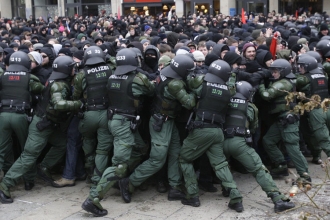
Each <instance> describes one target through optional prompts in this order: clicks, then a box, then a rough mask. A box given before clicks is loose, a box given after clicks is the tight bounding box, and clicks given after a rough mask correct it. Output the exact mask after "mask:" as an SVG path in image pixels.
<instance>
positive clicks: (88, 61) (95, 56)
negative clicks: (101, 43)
mask: <svg viewBox="0 0 330 220" xmlns="http://www.w3.org/2000/svg"><path fill="white" fill-rule="evenodd" d="M99 63H105V53H104V52H103V50H102V49H101V48H100V47H98V46H91V47H88V48H87V49H86V50H85V53H84V64H85V65H87V66H88V65H95V64H99Z"/></svg>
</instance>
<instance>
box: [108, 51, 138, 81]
mask: <svg viewBox="0 0 330 220" xmlns="http://www.w3.org/2000/svg"><path fill="white" fill-rule="evenodd" d="M116 63H117V68H116V70H115V73H114V74H115V75H124V74H126V73H129V72H131V71H133V70H136V68H137V67H138V66H139V61H138V55H137V54H136V51H135V50H132V49H131V48H130V49H128V48H124V49H121V50H120V51H118V53H117V55H116Z"/></svg>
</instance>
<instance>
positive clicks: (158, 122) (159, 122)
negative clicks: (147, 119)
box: [152, 114, 164, 132]
mask: <svg viewBox="0 0 330 220" xmlns="http://www.w3.org/2000/svg"><path fill="white" fill-rule="evenodd" d="M152 117H153V118H154V119H155V121H154V123H153V124H152V128H153V129H154V131H156V132H160V131H161V130H162V128H163V123H164V119H163V116H161V115H157V114H154V115H153V116H152Z"/></svg>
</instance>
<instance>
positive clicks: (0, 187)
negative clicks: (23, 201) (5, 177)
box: [0, 183, 14, 204]
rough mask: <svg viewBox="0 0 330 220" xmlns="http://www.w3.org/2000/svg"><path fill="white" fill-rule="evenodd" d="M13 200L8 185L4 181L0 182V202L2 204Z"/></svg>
mask: <svg viewBox="0 0 330 220" xmlns="http://www.w3.org/2000/svg"><path fill="white" fill-rule="evenodd" d="M13 201H14V200H13V199H12V198H11V196H10V192H9V189H8V187H7V186H6V185H5V184H4V183H0V202H1V203H3V204H9V203H13Z"/></svg>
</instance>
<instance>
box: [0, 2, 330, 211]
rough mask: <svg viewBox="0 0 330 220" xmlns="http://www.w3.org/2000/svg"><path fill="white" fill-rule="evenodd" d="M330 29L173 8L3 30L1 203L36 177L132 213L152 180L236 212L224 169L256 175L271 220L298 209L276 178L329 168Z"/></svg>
mask: <svg viewBox="0 0 330 220" xmlns="http://www.w3.org/2000/svg"><path fill="white" fill-rule="evenodd" d="M329 24H330V19H329V18H328V16H327V15H326V13H322V14H317V13H316V14H314V15H311V14H309V13H305V12H304V13H302V14H300V15H298V16H293V15H287V14H283V15H282V14H277V13H276V12H275V11H273V12H270V13H269V14H268V15H266V16H265V15H263V14H252V13H251V14H249V15H245V16H244V15H243V16H242V15H238V16H227V15H224V14H219V15H216V16H212V15H203V14H202V13H200V14H199V15H196V14H188V15H187V16H182V17H180V18H178V17H177V16H176V14H175V10H174V7H172V8H171V10H170V12H169V13H168V14H167V15H166V16H165V15H164V14H160V15H157V16H143V15H136V14H134V15H127V16H121V17H119V16H117V15H115V16H113V15H112V14H109V15H108V16H107V15H105V14H101V15H99V16H89V17H86V18H83V17H82V16H79V15H75V16H74V17H57V16H55V17H54V19H48V20H44V19H43V18H42V17H40V18H37V19H34V18H32V16H30V18H29V19H24V18H15V19H1V20H0V34H1V40H0V41H1V42H0V67H1V68H0V101H1V102H0V132H1V135H0V181H1V182H0V201H1V203H3V204H7V203H12V202H13V199H12V196H11V193H10V188H11V187H13V186H15V185H16V184H18V183H19V181H21V179H23V180H24V186H25V190H32V189H33V187H34V185H35V178H36V176H39V177H40V178H42V179H43V180H45V181H46V182H48V183H49V184H50V185H51V186H53V187H57V188H61V187H68V186H74V185H75V182H76V181H86V184H90V193H89V195H88V196H87V198H86V200H85V201H84V202H83V203H82V208H83V209H84V210H86V211H87V212H91V213H92V214H93V215H94V216H104V215H107V213H108V212H107V210H106V209H105V208H103V207H102V205H101V203H100V201H101V200H102V199H103V198H104V196H105V194H106V192H107V191H108V190H109V189H110V188H112V187H114V188H117V189H119V190H120V192H121V196H122V198H123V200H124V202H126V203H129V202H130V201H131V197H132V194H133V192H134V189H135V188H139V189H140V190H147V185H148V184H147V183H148V182H149V181H150V180H151V179H152V180H153V181H154V182H155V183H156V189H157V191H158V192H159V193H166V192H168V200H170V201H173V200H180V201H181V202H182V204H184V205H190V206H193V207H198V206H200V201H199V188H201V189H202V190H205V191H208V192H216V191H217V188H216V187H215V186H214V184H215V183H219V184H221V187H222V195H223V196H224V197H229V198H230V200H229V202H228V207H229V208H230V209H233V210H235V211H237V212H242V211H243V210H244V207H243V202H242V200H243V198H242V195H241V194H240V192H239V189H238V188H237V186H236V183H235V181H234V179H233V176H232V174H231V170H230V168H231V169H232V170H237V171H239V172H242V173H251V174H252V175H253V176H254V177H255V178H256V181H257V182H258V184H259V185H260V186H261V188H262V190H263V191H264V192H265V193H266V196H267V197H269V198H271V199H272V201H273V203H274V211H275V212H282V211H285V210H288V209H291V208H293V207H294V206H295V205H294V203H292V202H290V200H289V198H287V197H286V196H285V195H284V194H283V193H282V192H280V190H279V189H278V187H277V186H276V184H275V182H274V180H273V177H276V178H283V177H286V176H289V172H288V168H295V169H296V172H297V175H298V176H299V177H298V178H297V179H295V180H294V181H293V182H292V184H301V185H302V186H305V185H307V184H309V185H310V184H311V183H312V177H313V176H312V175H311V174H310V172H309V170H308V166H309V165H308V163H307V160H306V157H312V158H313V159H312V162H313V163H315V164H321V163H322V160H321V152H322V150H323V151H324V153H325V154H326V155H327V156H328V157H330V137H329V126H330V115H329V114H330V113H329V112H330V111H327V112H325V111H324V110H323V109H322V108H321V102H322V101H323V100H325V99H326V98H328V97H329V83H328V74H329V73H330V35H329ZM296 92H300V93H299V96H297V94H298V93H296ZM301 94H304V96H302V95H301ZM54 170H56V171H57V172H58V170H61V172H62V173H61V174H62V177H61V178H60V179H58V180H54V179H53V177H52V173H53V172H54Z"/></svg>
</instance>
